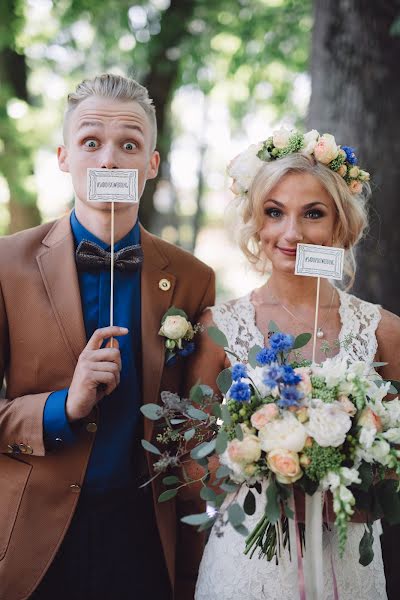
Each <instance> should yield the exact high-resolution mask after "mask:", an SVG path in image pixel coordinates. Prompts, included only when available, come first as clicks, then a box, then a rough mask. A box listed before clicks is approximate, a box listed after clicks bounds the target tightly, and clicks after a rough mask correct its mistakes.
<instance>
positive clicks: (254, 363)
mask: <svg viewBox="0 0 400 600" xmlns="http://www.w3.org/2000/svg"><path fill="white" fill-rule="evenodd" d="M261 350H262V348H261V346H258V345H257V344H256V345H255V346H253V347H252V348H250V350H249V356H248V361H249V365H250V366H251V367H253V369H255V368H256V366H257V365H258V363H257V360H256V356H257V354H258V353H259V352H261Z"/></svg>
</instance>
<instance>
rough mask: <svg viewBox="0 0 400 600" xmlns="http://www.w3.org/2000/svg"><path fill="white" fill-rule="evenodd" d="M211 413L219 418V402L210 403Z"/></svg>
mask: <svg viewBox="0 0 400 600" xmlns="http://www.w3.org/2000/svg"><path fill="white" fill-rule="evenodd" d="M211 413H212V414H213V415H214V417H217V419H221V417H222V414H221V405H220V403H219V402H216V403H215V404H213V405H212V408H211Z"/></svg>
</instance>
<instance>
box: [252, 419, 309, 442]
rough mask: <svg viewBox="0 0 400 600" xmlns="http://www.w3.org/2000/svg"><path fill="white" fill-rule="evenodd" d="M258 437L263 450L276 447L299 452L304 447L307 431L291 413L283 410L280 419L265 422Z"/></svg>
mask: <svg viewBox="0 0 400 600" xmlns="http://www.w3.org/2000/svg"><path fill="white" fill-rule="evenodd" d="M258 437H259V439H260V443H261V448H262V449H263V450H264V451H265V452H270V451H271V450H275V449H277V448H280V449H281V450H292V451H293V452H300V451H301V450H303V448H304V444H305V442H306V439H307V432H306V430H305V428H304V425H302V424H301V423H300V422H299V421H298V420H297V419H296V417H295V416H293V415H292V413H290V412H285V413H284V414H283V415H282V417H281V418H280V419H274V420H273V421H271V422H270V423H267V425H265V426H264V427H263V428H262V429H261V430H260V431H259V433H258Z"/></svg>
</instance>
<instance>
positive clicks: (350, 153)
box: [341, 146, 357, 165]
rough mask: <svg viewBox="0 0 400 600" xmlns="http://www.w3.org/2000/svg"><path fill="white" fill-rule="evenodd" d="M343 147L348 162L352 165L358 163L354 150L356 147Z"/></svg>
mask: <svg viewBox="0 0 400 600" xmlns="http://www.w3.org/2000/svg"><path fill="white" fill-rule="evenodd" d="M341 149H342V150H344V152H345V153H346V157H347V162H349V163H350V164H351V165H356V164H357V156H356V155H355V152H354V150H355V148H352V147H351V146H341Z"/></svg>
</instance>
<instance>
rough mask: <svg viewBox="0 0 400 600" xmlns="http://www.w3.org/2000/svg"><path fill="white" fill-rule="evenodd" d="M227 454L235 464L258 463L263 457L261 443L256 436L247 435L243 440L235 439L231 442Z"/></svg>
mask: <svg viewBox="0 0 400 600" xmlns="http://www.w3.org/2000/svg"><path fill="white" fill-rule="evenodd" d="M227 452H228V456H229V458H230V460H231V461H232V462H234V463H241V464H249V463H252V462H256V461H257V460H259V459H260V456H261V446H260V441H259V439H258V437H257V436H256V435H245V436H244V437H243V439H242V440H238V439H234V440H232V441H231V442H229V443H228V447H227Z"/></svg>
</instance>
